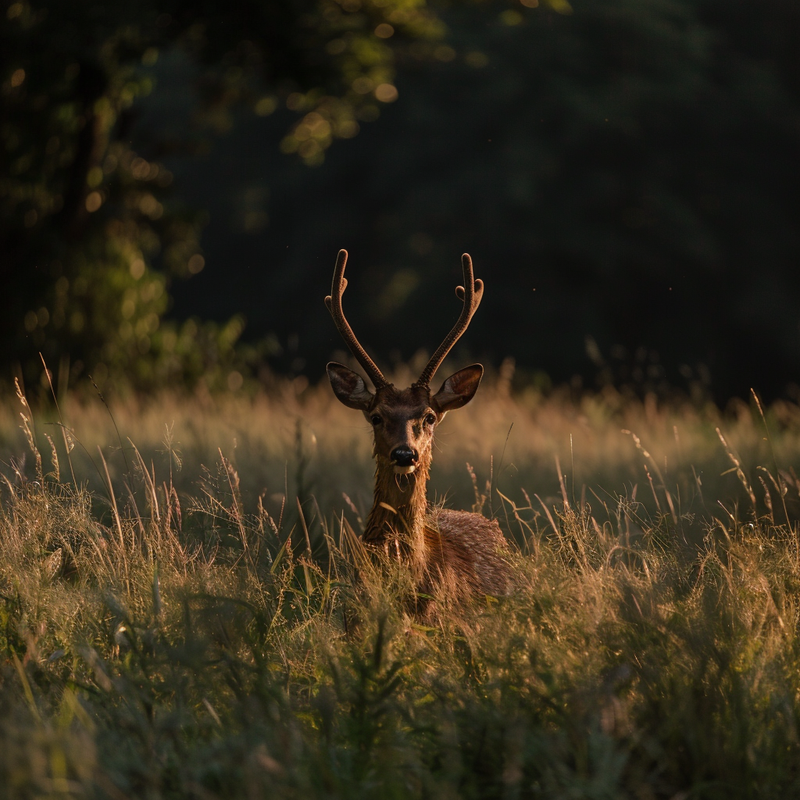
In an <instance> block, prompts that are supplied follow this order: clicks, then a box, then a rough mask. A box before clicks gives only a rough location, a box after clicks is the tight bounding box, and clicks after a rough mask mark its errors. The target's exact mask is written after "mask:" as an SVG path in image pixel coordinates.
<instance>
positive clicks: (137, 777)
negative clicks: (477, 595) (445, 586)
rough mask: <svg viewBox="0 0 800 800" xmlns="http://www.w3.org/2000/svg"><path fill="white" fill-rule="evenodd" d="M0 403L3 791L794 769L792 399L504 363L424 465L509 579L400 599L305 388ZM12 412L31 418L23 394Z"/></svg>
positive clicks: (798, 583)
mask: <svg viewBox="0 0 800 800" xmlns="http://www.w3.org/2000/svg"><path fill="white" fill-rule="evenodd" d="M109 406H110V408H106V406H105V405H104V404H103V403H102V402H100V400H99V399H98V400H97V401H86V400H83V401H79V400H78V399H77V398H76V397H65V398H61V400H60V412H59V411H57V410H56V409H55V407H51V406H49V405H46V404H45V405H43V406H42V407H41V408H34V409H33V410H32V409H31V408H29V407H28V406H27V405H25V404H23V403H22V402H21V401H20V398H18V397H16V396H14V395H11V396H8V397H6V398H5V403H4V404H3V411H2V412H0V413H1V414H2V416H0V461H2V467H1V468H0V471H1V472H2V477H3V483H4V486H3V489H2V499H1V501H0V502H1V503H2V508H1V509H0V596H1V599H2V603H0V681H1V683H0V704H2V706H1V707H2V714H0V742H1V743H2V747H0V785H2V786H4V787H6V796H9V797H23V798H24V797H76V798H77V797H80V798H83V797H86V798H172V797H174V798H178V797H180V798H183V797H197V798H217V797H219V798H223V797H224V798H229V797H230V798H239V797H241V798H251V797H252V798H261V797H287V798H289V797H292V798H293V797H342V798H358V797H364V798H367V797H369V798H372V797H376V796H378V797H387V798H388V797H403V798H405V797H420V798H427V797H431V798H440V797H443V798H448V797H452V798H461V797H463V798H494V797H497V798H506V797H508V798H528V797H531V798H533V797H542V798H562V797H563V798H616V797H619V798H631V797H636V798H639V797H641V798H674V797H686V798H688V797H692V798H694V797H708V798H716V797H721V798H722V797H724V798H731V797H741V798H751V797H776V798H777V797H790V796H793V795H795V794H797V793H798V790H800V775H798V767H797V765H798V764H800V743H799V742H798V720H799V719H800V699H799V698H798V689H800V652H799V651H798V642H797V635H796V631H797V626H798V622H800V607H799V601H798V591H799V590H800V548H799V547H798V539H797V528H796V524H795V520H796V518H797V511H798V502H799V499H798V481H797V479H796V477H795V470H797V469H798V465H800V438H799V435H800V409H798V408H797V407H796V406H794V405H791V404H786V403H784V404H779V405H775V406H773V407H771V408H768V409H763V410H762V409H761V408H760V406H759V405H758V403H757V402H756V400H755V399H754V400H753V402H752V403H751V404H750V405H747V404H743V403H742V404H739V405H737V406H734V407H732V408H730V409H727V410H726V412H725V413H722V412H720V411H719V410H717V409H715V408H713V407H710V406H696V405H691V404H686V405H679V404H673V405H671V406H669V407H665V406H662V405H659V404H658V403H657V402H656V401H655V400H654V399H648V400H647V401H645V402H638V401H635V400H630V399H625V398H623V397H622V396H621V395H619V394H616V393H612V392H608V393H606V394H605V395H595V396H586V397H584V398H582V399H580V400H571V399H569V398H568V397H566V396H560V395H554V396H550V397H545V396H542V395H540V394H537V393H534V392H530V393H522V394H511V393H509V391H508V387H507V386H504V385H503V384H502V383H500V384H496V385H494V386H487V387H484V388H483V389H482V390H481V392H479V394H478V396H477V398H476V400H475V402H474V403H473V404H471V405H470V406H468V407H467V408H466V409H464V410H462V411H458V412H455V413H452V414H450V415H448V418H447V420H446V421H445V422H444V423H443V425H442V427H441V429H440V432H439V434H438V437H437V450H436V454H435V457H434V465H433V476H434V477H433V487H432V490H433V491H432V494H436V495H437V496H439V497H444V498H445V499H446V502H447V504H448V505H450V506H452V507H459V508H472V507H474V508H477V509H480V510H481V511H482V513H484V514H486V515H494V516H496V517H497V518H498V519H499V520H500V524H501V526H502V527H503V529H504V531H505V532H506V535H507V537H508V538H509V540H510V541H512V542H513V543H514V545H513V546H514V555H513V561H514V567H515V572H516V589H515V591H514V593H513V594H512V596H510V597H507V598H486V599H485V600H484V601H482V602H479V603H476V604H475V605H474V606H473V607H470V608H465V609H463V610H461V611H460V612H459V613H457V614H455V613H454V614H453V615H451V616H445V617H443V618H441V619H440V620H439V621H438V622H437V623H436V624H435V625H431V626H423V625H420V624H419V623H418V621H416V620H414V619H413V618H409V617H408V616H407V615H406V614H405V613H404V611H403V604H402V603H401V602H400V601H399V600H398V598H399V597H400V596H401V595H402V593H403V592H404V586H405V584H406V582H407V578H408V576H406V575H404V574H403V572H402V570H401V569H398V568H397V567H391V566H390V567H387V568H385V569H380V568H378V567H377V566H376V565H374V564H373V563H372V562H371V561H369V560H368V559H366V558H365V557H364V554H363V552H362V551H361V549H360V546H359V543H358V539H357V533H358V531H359V522H360V519H361V518H363V516H364V515H365V513H366V511H367V510H368V509H369V505H370V503H371V474H372V462H371V456H370V441H369V431H368V426H367V425H366V424H365V423H364V422H363V420H362V418H361V417H360V416H359V415H358V414H356V413H354V412H350V411H348V410H347V409H345V408H343V407H341V406H340V405H339V404H338V403H336V402H335V401H334V400H333V398H332V396H331V395H330V392H329V389H328V388H327V387H326V386H321V387H318V388H314V387H311V388H308V387H305V386H304V385H303V384H302V383H297V382H295V383H290V382H286V383H285V384H283V385H282V386H281V387H279V389H278V390H276V392H275V393H274V394H271V395H269V396H267V395H259V396H257V397H255V398H252V397H250V398H248V397H245V396H244V395H242V396H238V397H237V396H226V397H208V396H206V397H200V398H197V397H195V398H185V397H178V396H176V395H170V394H167V393H165V394H163V395H162V396H160V397H157V398H151V399H150V400H149V401H143V400H138V401H133V400H128V401H125V402H122V401H119V402H113V401H112V400H109ZM20 414H22V416H20Z"/></svg>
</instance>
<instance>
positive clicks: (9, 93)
mask: <svg viewBox="0 0 800 800" xmlns="http://www.w3.org/2000/svg"><path fill="white" fill-rule="evenodd" d="M441 33H442V26H441V23H440V22H439V21H438V19H437V17H436V16H435V15H434V14H433V13H431V12H430V11H429V10H428V9H427V8H426V6H425V3H424V2H421V0H389V1H388V2H386V1H384V0H375V2H369V1H368V2H364V3H361V2H360V0H342V2H334V1H333V0H300V1H299V2H293V3H257V2H250V3H236V4H234V5H233V6H231V5H226V4H219V3H213V2H201V3H196V2H193V3H188V2H182V1H181V0H177V1H172V0H151V1H150V2H147V1H145V2H137V3H133V4H107V3H98V2H89V3H78V4H75V3H68V2H59V0H42V2H36V0H34V2H27V1H26V0H20V2H14V3H12V4H11V5H9V6H8V7H7V9H6V11H5V14H4V16H3V18H2V20H0V51H1V52H2V57H1V58H2V61H0V80H2V94H1V95H0V105H1V106H2V112H3V114H2V116H3V119H4V122H3V123H2V125H1V126H0V159H1V160H0V175H2V178H0V180H1V181H2V184H0V186H1V187H2V192H1V196H2V200H0V214H2V223H0V270H2V272H1V273H0V276H1V277H2V280H3V285H4V286H5V287H6V292H5V298H4V305H3V314H2V322H1V323H0V341H1V342H2V344H0V361H2V362H3V363H6V364H7V363H9V362H14V361H18V362H21V363H22V366H23V368H25V367H27V366H28V365H29V364H30V363H31V362H32V361H35V360H38V359H36V353H37V351H39V352H41V353H42V354H43V355H44V357H45V358H46V360H48V361H49V362H50V363H51V364H52V362H53V361H55V362H57V363H58V362H61V363H65V359H71V360H72V365H71V372H72V373H73V374H78V373H80V372H81V371H83V370H86V369H88V370H90V371H93V372H94V375H95V377H96V378H97V379H98V380H99V381H100V382H101V383H102V381H103V379H104V377H105V376H106V375H108V374H110V373H113V374H114V375H116V376H117V378H118V379H120V378H121V377H122V376H123V375H127V377H128V378H132V379H133V380H134V383H135V384H137V385H140V386H147V385H151V384H153V383H156V382H162V381H164V380H170V379H175V378H180V379H183V380H196V379H198V378H199V377H200V375H201V374H203V373H204V372H206V371H207V369H208V368H209V366H211V365H213V364H214V363H216V362H218V361H219V359H220V356H221V353H225V354H227V355H226V358H225V359H223V361H227V362H228V363H229V364H232V363H235V362H236V361H237V359H238V360H241V359H242V358H243V357H244V358H245V360H247V359H246V354H243V353H242V351H241V349H240V350H238V351H237V350H234V348H232V346H231V345H232V344H233V342H234V341H235V340H236V338H237V337H238V335H239V333H240V332H241V321H240V320H232V321H231V322H230V323H228V324H227V325H224V326H223V327H222V328H219V329H216V328H213V327H208V326H205V327H202V326H201V328H202V331H203V336H202V337H201V338H202V339H203V340H204V341H205V343H206V346H205V347H203V346H199V348H198V345H197V342H196V341H195V340H196V337H197V332H198V330H199V329H198V325H197V323H195V322H191V324H188V325H187V324H184V325H183V326H177V325H175V324H166V323H165V322H164V319H163V318H164V314H165V312H166V311H167V310H168V308H169V302H170V301H169V294H168V290H169V284H170V280H171V279H172V278H174V277H175V276H188V275H191V274H195V273H197V272H199V271H200V270H201V269H202V268H203V266H204V259H203V255H202V251H201V247H200V244H199V234H200V230H201V227H202V219H203V217H202V213H201V212H202V209H197V208H186V207H182V206H181V205H180V204H179V203H178V202H176V201H175V199H174V197H173V196H172V194H171V190H172V186H171V184H172V182H173V175H172V174H171V172H170V171H169V170H168V169H166V168H165V167H164V165H163V164H162V163H159V160H158V159H157V158H155V159H153V158H152V157H150V158H145V157H143V155H142V154H141V153H139V152H137V150H136V149H135V148H134V147H133V146H132V144H131V129H132V127H133V126H134V124H135V120H136V116H137V102H138V101H139V100H140V99H141V98H143V97H145V96H147V95H148V94H149V93H150V92H151V91H152V90H153V76H152V67H153V65H154V64H155V63H156V62H157V60H158V58H159V55H160V54H161V53H162V52H163V51H164V50H180V51H181V52H183V53H184V54H185V55H186V56H188V57H189V58H191V59H192V60H193V61H194V62H195V63H196V64H198V65H201V67H202V72H201V73H199V74H200V86H199V96H200V98H201V101H202V102H201V103H200V105H199V106H198V108H197V112H198V114H199V115H200V116H202V117H203V118H204V119H205V121H206V122H209V121H211V122H215V123H216V124H224V123H225V122H226V115H227V113H228V110H229V109H230V108H231V107H232V106H233V105H234V104H237V103H239V104H246V105H249V106H251V107H252V108H253V110H254V111H255V113H256V114H260V115H264V114H268V113H270V112H271V111H273V110H274V109H275V108H276V107H277V106H278V104H285V105H286V106H288V107H289V108H290V109H292V110H293V111H295V112H296V113H297V115H298V117H297V119H296V121H295V124H294V125H293V126H292V127H291V129H290V130H289V131H288V132H287V133H286V136H285V138H284V140H283V143H282V149H283V150H284V151H285V152H287V153H297V154H298V155H299V156H300V158H302V159H303V160H304V161H306V162H307V163H309V164H314V163H318V162H319V161H320V160H321V158H322V156H323V153H324V151H325V150H326V149H327V148H328V147H329V146H330V145H331V143H332V142H333V140H334V139H336V138H349V137H352V136H354V135H355V134H356V133H357V132H358V128H359V121H363V120H371V119H375V118H376V117H377V115H378V107H379V105H380V104H381V103H382V102H391V101H392V100H394V99H395V98H396V96H397V92H396V89H395V88H394V86H393V84H392V81H393V78H394V66H393V63H394V44H392V45H390V44H388V43H387V42H388V39H389V38H390V37H391V38H392V40H393V42H402V41H403V40H407V41H409V42H412V41H413V42H419V43H422V46H423V49H424V42H426V41H431V40H433V39H435V38H436V37H438V36H440V35H441ZM187 141H188V139H187ZM186 144H187V142H186V141H175V142H172V143H165V142H161V147H162V148H163V152H170V151H171V150H172V151H174V149H175V148H176V147H177V148H181V147H184V146H186ZM190 353H193V356H192V357H191V358H190V357H189V354H190ZM251 355H253V354H251ZM256 355H257V354H256Z"/></svg>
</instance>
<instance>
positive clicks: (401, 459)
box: [392, 445, 417, 475]
mask: <svg viewBox="0 0 800 800" xmlns="http://www.w3.org/2000/svg"><path fill="white" fill-rule="evenodd" d="M392 464H394V471H395V474H396V475H410V474H411V473H412V472H413V471H414V470H415V469H416V467H417V454H416V453H415V452H414V451H413V450H412V449H411V448H410V447H406V446H405V445H400V447H395V449H394V450H392Z"/></svg>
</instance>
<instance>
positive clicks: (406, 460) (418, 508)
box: [325, 250, 511, 616]
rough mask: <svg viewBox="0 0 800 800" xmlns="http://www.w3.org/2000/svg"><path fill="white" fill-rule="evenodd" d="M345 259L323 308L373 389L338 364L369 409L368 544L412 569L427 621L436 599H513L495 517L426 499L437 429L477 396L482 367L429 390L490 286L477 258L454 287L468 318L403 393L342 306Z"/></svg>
mask: <svg viewBox="0 0 800 800" xmlns="http://www.w3.org/2000/svg"><path fill="white" fill-rule="evenodd" d="M347 257H348V254H347V251H346V250H340V251H339V253H338V256H337V258H336V266H335V268H334V271H333V283H332V286H331V293H330V295H328V296H327V297H326V298H325V305H326V306H327V307H328V310H329V311H330V313H331V316H332V317H333V321H334V323H335V325H336V328H337V329H338V331H339V333H340V334H341V336H342V338H343V339H344V341H345V343H346V344H347V346H348V348H349V350H350V352H351V353H352V354H353V356H354V358H355V359H356V361H357V362H358V363H359V364H360V365H361V367H362V368H363V370H364V372H365V373H366V375H367V377H368V378H369V380H370V381H371V383H372V386H373V389H374V391H371V390H370V389H369V388H368V386H367V384H366V382H365V380H364V378H362V377H361V375H359V374H358V373H356V372H354V371H353V370H351V369H349V368H348V367H346V366H344V365H343V364H340V363H338V362H335V361H331V362H330V363H328V365H327V367H326V371H327V375H328V379H329V381H330V384H331V388H332V389H333V393H334V395H335V396H336V398H337V399H338V400H339V401H340V402H341V403H343V404H344V405H345V406H347V407H348V408H352V409H355V410H357V411H361V412H362V413H363V415H364V417H365V418H366V420H367V422H368V423H369V424H370V426H371V427H372V433H373V456H374V458H375V489H374V500H373V505H372V509H371V510H370V512H369V514H368V516H367V519H366V523H365V526H364V530H363V533H362V535H361V540H362V542H363V543H364V545H366V547H367V548H369V549H373V550H379V551H380V550H382V551H383V552H384V553H385V554H386V555H389V556H392V557H394V558H396V559H397V560H399V561H401V562H403V563H405V564H407V565H408V566H409V567H410V569H411V574H412V577H413V580H414V582H415V589H416V597H417V598H418V599H417V600H416V601H415V602H416V606H415V608H416V610H417V611H419V612H420V613H421V615H422V616H432V615H434V616H435V613H436V611H435V609H436V598H443V599H449V600H454V601H455V602H456V603H460V602H463V601H466V600H467V598H480V597H481V596H486V595H489V596H494V597H498V596H502V595H506V594H508V592H509V590H510V587H511V580H510V567H509V564H508V561H507V560H506V556H507V555H508V545H507V542H506V540H505V538H504V536H503V534H502V532H501V531H500V526H499V525H498V523H497V520H494V519H487V518H486V517H484V516H482V515H481V514H476V513H473V512H467V511H455V510H451V509H446V508H443V507H441V506H438V505H434V504H432V503H430V502H429V501H428V496H427V485H428V480H429V477H430V469H431V461H432V456H433V444H434V434H435V431H436V429H437V428H438V426H439V425H440V424H441V422H442V420H443V419H444V417H445V415H446V414H447V413H448V412H449V411H455V410H456V409H459V408H461V407H463V406H465V405H466V404H467V403H468V402H469V401H470V400H472V398H473V397H474V396H475V393H476V392H477V390H478V387H479V386H480V383H481V378H482V377H483V366H482V365H480V364H472V365H471V366H468V367H464V368H463V369H461V370H459V371H458V372H456V373H454V374H453V375H451V376H450V377H449V378H447V379H446V380H445V381H444V383H443V384H442V386H441V388H440V389H439V390H438V391H437V392H436V393H435V394H434V393H432V392H431V388H430V384H431V381H432V380H433V378H434V375H435V374H436V371H437V370H438V369H439V367H440V366H441V364H442V362H443V361H444V359H445V357H446V356H447V355H448V353H449V352H450V351H451V350H452V348H453V346H454V345H455V344H456V342H457V341H458V340H459V339H460V338H461V336H462V335H463V334H464V332H465V331H466V330H467V327H468V326H469V323H470V321H471V319H472V317H473V315H474V314H475V311H476V310H477V308H478V306H479V305H480V302H481V299H482V297H483V281H481V280H480V279H475V277H474V273H473V266H472V259H471V258H470V256H469V254H467V253H464V255H462V257H461V264H462V270H463V276H464V285H463V286H457V287H456V296H457V297H458V299H459V300H461V301H462V302H463V306H462V310H461V314H460V316H459V318H458V320H457V322H456V324H455V325H454V326H453V328H452V330H451V331H450V333H449V334H448V335H447V336H446V337H445V339H444V340H443V341H442V343H441V344H440V345H439V347H438V348H437V349H436V351H435V352H434V353H433V355H432V356H431V358H430V360H429V361H428V363H427V365H426V367H425V369H423V370H422V374H421V375H420V376H419V378H418V379H417V380H416V381H414V383H412V384H411V386H409V387H408V388H407V389H398V388H397V387H395V386H394V385H393V384H392V383H390V382H389V381H388V380H387V379H386V378H385V377H384V375H383V373H382V372H381V371H380V369H378V367H377V365H376V364H375V362H374V361H373V360H372V358H370V356H369V355H368V354H367V352H366V350H365V349H364V348H363V347H362V345H361V344H360V343H359V341H358V339H357V338H356V336H355V334H354V333H353V329H352V328H351V327H350V324H349V323H348V321H347V318H346V317H345V315H344V311H343V310H342V296H343V294H344V290H345V288H346V287H347V280H346V279H345V277H344V272H345V267H346V265H347Z"/></svg>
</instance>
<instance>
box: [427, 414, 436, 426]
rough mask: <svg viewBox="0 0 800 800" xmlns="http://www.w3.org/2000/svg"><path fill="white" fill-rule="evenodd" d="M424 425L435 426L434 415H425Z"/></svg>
mask: <svg viewBox="0 0 800 800" xmlns="http://www.w3.org/2000/svg"><path fill="white" fill-rule="evenodd" d="M425 424H426V425H435V424H436V414H426V415H425Z"/></svg>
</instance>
